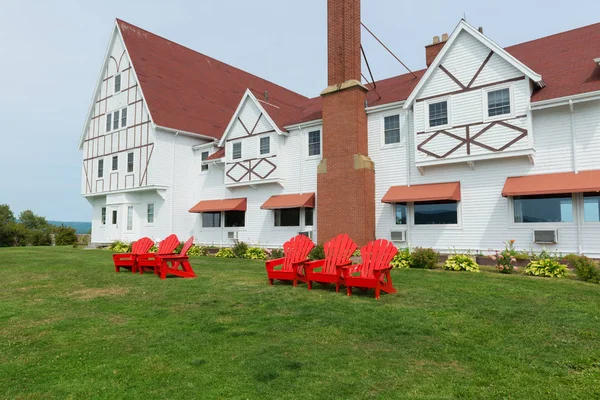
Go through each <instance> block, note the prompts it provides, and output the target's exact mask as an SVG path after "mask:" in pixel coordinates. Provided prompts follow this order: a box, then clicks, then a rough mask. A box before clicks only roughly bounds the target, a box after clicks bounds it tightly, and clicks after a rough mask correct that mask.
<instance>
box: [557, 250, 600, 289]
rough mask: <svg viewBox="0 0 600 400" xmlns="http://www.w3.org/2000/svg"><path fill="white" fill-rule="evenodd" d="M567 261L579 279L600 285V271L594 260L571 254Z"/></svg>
mask: <svg viewBox="0 0 600 400" xmlns="http://www.w3.org/2000/svg"><path fill="white" fill-rule="evenodd" d="M565 259H566V260H567V261H568V262H569V264H571V265H572V266H573V268H575V273H576V274H577V277H578V278H579V279H581V280H582V281H586V282H591V283H600V269H598V265H597V264H596V262H595V261H594V260H592V259H591V258H588V257H586V256H579V255H577V254H569V255H568V256H566V257H565Z"/></svg>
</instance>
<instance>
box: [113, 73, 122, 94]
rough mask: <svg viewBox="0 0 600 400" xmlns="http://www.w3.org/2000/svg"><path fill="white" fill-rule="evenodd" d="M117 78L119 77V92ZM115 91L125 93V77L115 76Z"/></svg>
mask: <svg viewBox="0 0 600 400" xmlns="http://www.w3.org/2000/svg"><path fill="white" fill-rule="evenodd" d="M117 76H118V77H119V90H117ZM113 91H114V93H115V94H116V93H121V92H122V91H123V77H122V76H121V74H120V73H119V74H115V76H114V82H113Z"/></svg>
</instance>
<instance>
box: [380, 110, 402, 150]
mask: <svg viewBox="0 0 600 400" xmlns="http://www.w3.org/2000/svg"><path fill="white" fill-rule="evenodd" d="M383 125H384V133H383V135H384V143H385V144H392V143H400V116H399V115H390V116H389V117H385V118H384V119H383Z"/></svg>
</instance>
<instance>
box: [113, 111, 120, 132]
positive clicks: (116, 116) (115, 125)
mask: <svg viewBox="0 0 600 400" xmlns="http://www.w3.org/2000/svg"><path fill="white" fill-rule="evenodd" d="M113 129H119V111H118V110H117V111H115V112H114V113H113Z"/></svg>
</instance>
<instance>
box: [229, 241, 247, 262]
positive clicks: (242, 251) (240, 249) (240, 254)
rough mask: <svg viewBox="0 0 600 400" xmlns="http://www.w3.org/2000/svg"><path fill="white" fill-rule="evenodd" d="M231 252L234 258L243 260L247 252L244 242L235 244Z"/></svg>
mask: <svg viewBox="0 0 600 400" xmlns="http://www.w3.org/2000/svg"><path fill="white" fill-rule="evenodd" d="M232 250H233V254H234V256H235V258H244V257H246V252H247V251H248V245H247V244H246V243H245V242H237V243H236V244H235V246H233V248H232Z"/></svg>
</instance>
